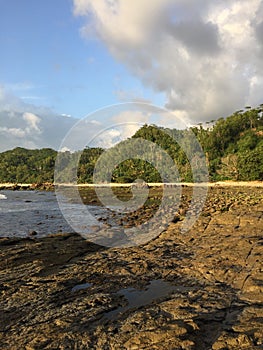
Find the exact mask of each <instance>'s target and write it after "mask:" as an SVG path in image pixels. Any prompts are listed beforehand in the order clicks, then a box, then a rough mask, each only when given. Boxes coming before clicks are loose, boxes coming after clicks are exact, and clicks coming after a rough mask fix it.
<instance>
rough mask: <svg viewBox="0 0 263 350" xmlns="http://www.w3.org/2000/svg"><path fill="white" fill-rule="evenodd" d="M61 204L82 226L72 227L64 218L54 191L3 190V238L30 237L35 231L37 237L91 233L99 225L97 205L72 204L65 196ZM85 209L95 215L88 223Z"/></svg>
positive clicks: (0, 201) (0, 211)
mask: <svg viewBox="0 0 263 350" xmlns="http://www.w3.org/2000/svg"><path fill="white" fill-rule="evenodd" d="M59 201H60V203H61V202H62V203H63V208H64V211H67V212H69V213H71V218H72V219H73V220H74V222H75V223H76V222H77V223H78V225H79V227H77V228H76V224H75V225H74V228H72V226H71V225H70V223H69V222H68V221H67V220H66V219H65V217H64V216H63V215H62V212H61V210H60V207H59V204H58V200H57V196H56V193H55V192H48V191H45V192H44V191H11V190H5V191H0V237H27V236H29V235H32V233H33V231H34V233H33V234H35V235H37V237H44V236H47V235H49V234H55V233H60V232H63V233H71V232H76V231H80V232H82V231H83V232H90V230H92V227H94V226H96V225H98V220H97V219H96V217H97V216H98V215H103V213H102V212H101V211H102V210H103V209H101V208H100V207H97V206H84V205H83V204H82V205H80V204H76V203H72V201H70V200H69V199H68V198H66V197H64V198H63V197H60V198H59ZM83 207H87V208H88V210H89V213H92V215H91V216H89V219H88V220H89V221H88V222H87V219H86V216H85V215H84V214H85V213H84V212H83V210H84V209H85V208H84V209H83ZM74 216H75V217H74Z"/></svg>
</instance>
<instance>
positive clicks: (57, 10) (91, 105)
mask: <svg viewBox="0 0 263 350" xmlns="http://www.w3.org/2000/svg"><path fill="white" fill-rule="evenodd" d="M0 48H1V54H0V151H3V150H6V149H11V148H13V147H16V146H21V147H27V148H40V147H52V148H59V146H60V144H61V141H62V140H63V137H64V136H65V135H66V133H67V132H68V131H69V130H70V129H71V128H72V127H73V126H74V125H75V124H76V122H77V120H78V119H81V118H86V119H87V120H86V122H87V123H86V125H87V143H89V141H90V139H91V138H93V139H94V135H97V134H100V132H101V130H103V128H104V129H105V128H106V131H105V132H104V137H103V138H104V143H103V146H105V147H109V146H111V145H112V144H113V143H114V142H116V140H118V139H122V138H125V137H129V136H131V135H132V133H133V132H134V131H135V130H136V128H138V127H139V124H140V125H141V124H142V123H145V122H147V123H152V122H155V123H157V124H162V125H164V126H169V127H176V126H177V125H178V123H183V124H185V125H195V124H197V123H199V122H205V121H209V120H212V119H217V118H219V117H226V116H227V115H230V114H231V113H232V112H234V111H235V110H239V109H242V108H243V107H245V106H247V105H252V106H257V105H259V104H260V103H262V102H263V98H262V91H263V60H262V58H263V1H262V0H249V1H248V0H235V1H232V0H224V1H223V0H218V1H213V2H211V1H209V0H199V1H196V0H133V1H127V0H38V1H36V0H8V1H6V0H0ZM125 102H129V104H128V105H125V104H124V105H121V107H119V109H118V111H116V110H114V111H115V112H116V114H115V115H113V114H112V111H111V107H108V106H111V105H115V104H119V103H122V104H123V103H125ZM131 102H134V103H135V104H136V108H134V106H133V108H130V107H131V105H132V104H130V103H131ZM139 102H140V103H143V105H142V106H140V104H139ZM145 104H151V105H154V106H158V107H162V108H165V109H166V110H167V111H168V112H169V113H167V114H165V113H164V114H163V113H161V115H159V116H158V117H157V116H156V113H153V108H150V107H149V108H148V109H147V108H146V107H145ZM98 110H99V111H100V110H101V111H103V112H98ZM96 111H97V112H96ZM105 111H108V117H107V113H106V112H105ZM94 112H95V113H94ZM116 123H117V124H118V123H122V124H123V125H122V127H119V128H116V127H115V125H116ZM125 123H126V124H125ZM132 123H133V124H132ZM124 124H125V125H124ZM136 125H137V126H136ZM94 144H96V140H95V141H94ZM97 144H99V143H98V142H97Z"/></svg>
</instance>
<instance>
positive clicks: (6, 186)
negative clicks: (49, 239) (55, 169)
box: [0, 180, 263, 190]
mask: <svg viewBox="0 0 263 350" xmlns="http://www.w3.org/2000/svg"><path fill="white" fill-rule="evenodd" d="M147 185H148V186H149V187H163V186H171V187H172V186H185V187H260V188H263V181H230V180H229V181H216V182H207V183H191V182H179V183H147ZM55 186H58V187H81V188H85V187H91V188H93V187H131V186H134V183H110V184H88V183H83V184H69V183H61V184H57V185H55V184H54V183H39V184H37V183H36V184H34V183H33V184H28V183H10V182H8V183H0V190H52V189H54V188H55ZM138 186H140V184H139V185H138Z"/></svg>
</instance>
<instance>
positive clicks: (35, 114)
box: [0, 86, 76, 152]
mask: <svg viewBox="0 0 263 350" xmlns="http://www.w3.org/2000/svg"><path fill="white" fill-rule="evenodd" d="M9 90H10V89H9ZM75 122H76V119H74V118H69V117H63V116H60V115H58V114H55V113H54V112H53V111H51V110H50V109H48V108H46V107H41V106H35V105H32V104H28V103H25V102H24V101H23V100H22V99H20V98H18V97H16V96H15V95H13V94H12V93H10V92H7V90H6V89H5V88H4V87H1V86H0V140H1V142H0V152H2V151H5V150H8V149H12V148H14V147H25V148H43V147H51V148H55V149H57V148H58V147H59V145H60V143H61V142H62V140H63V138H64V136H65V134H66V133H67V132H68V130H69V129H70V128H71V127H72V126H73V125H74V124H75Z"/></svg>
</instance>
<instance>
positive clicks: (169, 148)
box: [0, 105, 263, 183]
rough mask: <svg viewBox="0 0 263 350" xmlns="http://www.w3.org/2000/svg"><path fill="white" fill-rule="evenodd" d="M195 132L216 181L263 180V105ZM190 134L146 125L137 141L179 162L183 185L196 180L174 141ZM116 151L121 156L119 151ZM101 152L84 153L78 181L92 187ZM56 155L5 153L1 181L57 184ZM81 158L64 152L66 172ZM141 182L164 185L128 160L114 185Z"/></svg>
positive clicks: (0, 156) (155, 174)
mask: <svg viewBox="0 0 263 350" xmlns="http://www.w3.org/2000/svg"><path fill="white" fill-rule="evenodd" d="M190 131H191V132H193V133H194V134H195V135H196V138H197V139H198V141H199V142H200V144H201V146H202V148H203V150H204V153H205V156H206V160H207V164H209V174H210V179H211V180H212V181H215V180H245V181H249V180H263V105H261V106H259V107H258V108H254V109H252V108H250V107H247V108H246V109H245V110H244V111H243V110H242V111H238V112H235V113H234V114H233V115H231V116H229V117H227V118H226V119H223V118H221V119H219V120H217V121H211V122H207V123H206V124H205V125H198V126H196V127H192V128H190ZM187 135H188V136H189V130H176V129H173V130H170V129H164V128H159V127H157V126H154V125H144V126H143V127H142V128H141V129H139V130H138V131H137V132H136V133H135V135H134V136H133V138H143V139H146V140H149V141H151V142H154V143H156V144H158V145H159V146H160V147H161V148H162V149H163V150H165V151H166V152H167V153H168V154H169V155H170V156H171V157H172V158H173V159H174V160H175V161H176V164H177V167H178V170H179V173H180V177H181V180H182V181H191V180H192V172H191V166H190V163H189V160H188V159H187V156H186V154H185V152H184V150H183V149H182V147H180V146H179V144H178V143H177V142H175V141H174V140H177V141H178V140H183V139H184V138H185V137H186V136H187ZM124 143H125V141H124ZM120 145H122V143H121V144H120ZM116 149H117V151H118V147H117V148H116ZM119 150H121V147H119ZM117 151H116V152H117ZM102 153H103V149H101V148H87V149H85V150H84V151H83V152H82V155H81V158H80V162H79V165H78V171H77V175H78V182H80V183H84V182H92V176H93V169H94V165H95V164H96V161H97V159H98V158H99V156H100V155H101V154H102ZM56 156H57V152H56V151H54V150H52V149H49V148H44V149H41V150H27V149H24V148H15V149H13V150H10V151H6V152H3V153H0V182H2V183H3V182H12V183H17V182H24V183H41V182H53V174H54V165H55V160H56ZM77 156H78V154H77V153H73V154H72V153H70V152H64V153H63V161H64V162H65V169H66V164H68V163H69V162H70V161H71V160H72V158H74V157H77ZM105 167H107V164H105ZM105 169H106V168H105ZM137 178H143V179H144V180H145V181H147V182H158V181H161V178H160V175H159V174H158V172H157V171H156V169H154V168H153V166H152V165H151V164H150V163H149V162H146V161H142V160H139V159H136V160H127V161H125V162H123V163H121V164H120V165H119V166H118V167H116V169H115V170H114V172H113V176H112V181H115V182H132V181H134V180H135V179H137Z"/></svg>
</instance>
